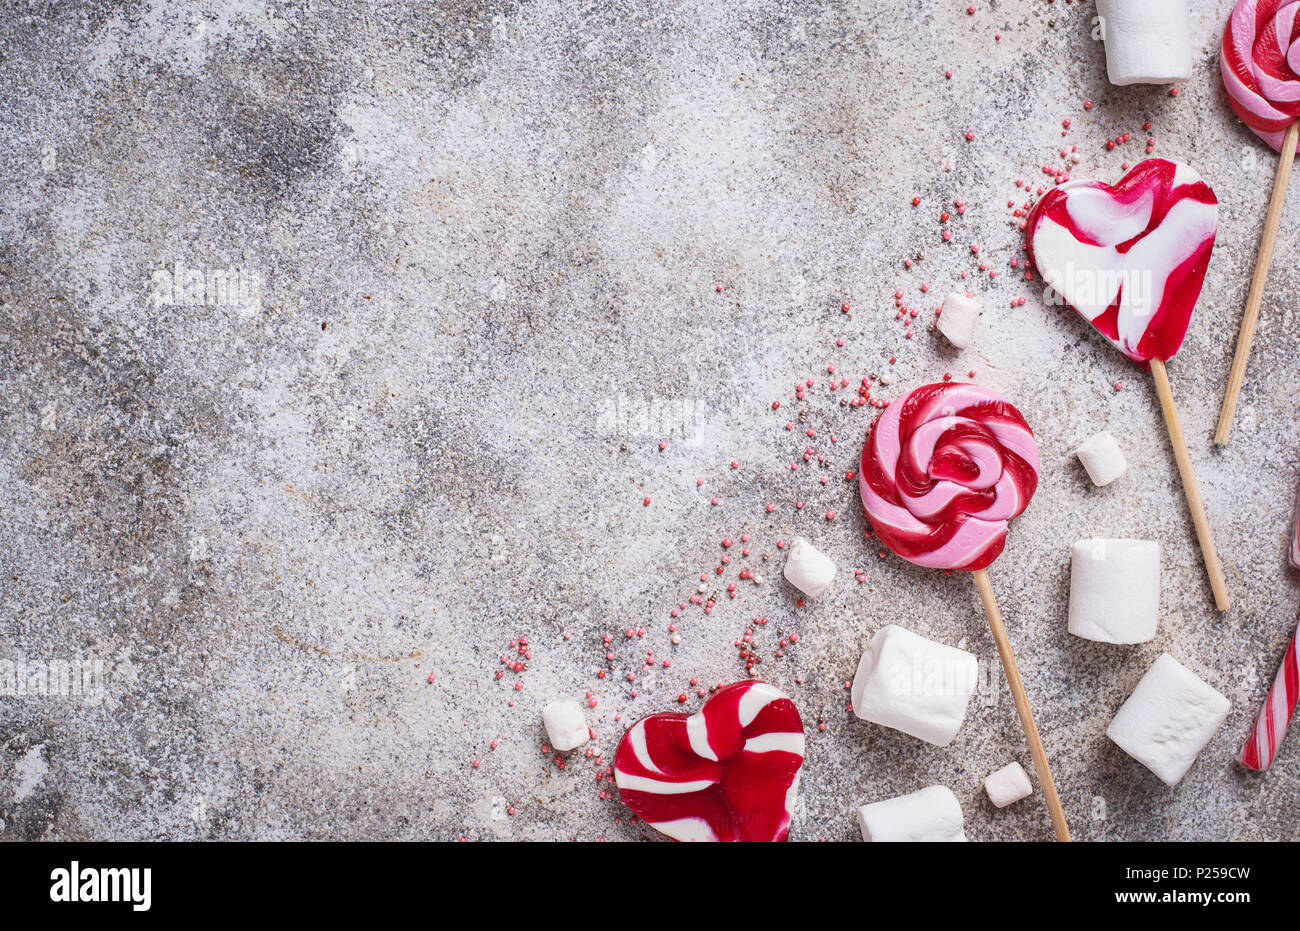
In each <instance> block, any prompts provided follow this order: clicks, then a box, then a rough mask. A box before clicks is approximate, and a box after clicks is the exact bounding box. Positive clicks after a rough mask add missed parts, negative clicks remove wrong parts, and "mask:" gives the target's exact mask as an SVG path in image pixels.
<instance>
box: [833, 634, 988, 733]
mask: <svg viewBox="0 0 1300 931" xmlns="http://www.w3.org/2000/svg"><path fill="white" fill-rule="evenodd" d="M977 676H978V666H977V665H976V662H975V656H974V655H973V654H971V653H967V652H966V651H965V650H958V649H957V648H956V647H950V646H947V645H946V644H942V643H936V642H935V641H933V640H927V639H926V638H924V637H921V636H918V635H917V634H914V633H912V632H911V631H909V630H904V629H903V628H901V627H898V626H897V625H895V624H890V625H888V626H887V627H882V628H881V629H880V630H879V631H877V632H876V635H875V636H874V637H872V638H871V643H870V645H868V647H867V652H866V653H864V654H862V661H861V662H859V663H858V672H857V674H856V675H855V676H854V677H853V690H852V692H851V695H852V699H853V713H854V714H856V715H857V716H858V717H859V718H862V720H864V721H871V722H872V723H874V724H883V725H884V726H885V727H892V728H894V729H896V730H900V731H902V732H903V733H905V734H911V735H912V736H913V737H919V738H921V739H922V740H925V741H928V742H929V743H932V744H937V745H938V746H940V747H942V746H944V745H945V744H947V743H949V742H950V741H951V740H952V739H953V737H955V736H956V734H957V730H958V728H960V727H961V722H962V719H963V718H965V716H966V705H967V703H968V702H969V701H970V697H971V695H972V693H974V691H975V683H976V678H977Z"/></svg>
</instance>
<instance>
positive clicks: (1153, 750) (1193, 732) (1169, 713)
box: [1106, 653, 1232, 786]
mask: <svg viewBox="0 0 1300 931" xmlns="http://www.w3.org/2000/svg"><path fill="white" fill-rule="evenodd" d="M1231 708H1232V704H1231V703H1230V702H1229V701H1228V699H1226V698H1224V697H1223V696H1222V695H1220V694H1219V693H1218V692H1217V691H1215V690H1214V689H1213V688H1211V687H1210V686H1209V685H1207V684H1206V683H1205V682H1204V681H1202V680H1201V678H1200V677H1199V676H1197V675H1196V673H1194V672H1192V671H1191V670H1190V669H1188V668H1187V667H1186V666H1184V665H1183V664H1182V663H1180V662H1178V660H1176V659H1174V658H1173V657H1172V656H1170V655H1169V654H1168V653H1161V654H1160V656H1159V657H1158V658H1157V659H1156V661H1155V663H1154V664H1152V666H1151V668H1150V669H1148V670H1147V672H1146V675H1144V676H1143V677H1142V681H1140V682H1139V683H1138V684H1137V688H1135V689H1134V690H1133V694H1132V695H1130V696H1129V697H1128V701H1126V702H1124V704H1123V705H1122V706H1120V709H1119V711H1118V712H1117V713H1116V714H1115V718H1114V719H1113V720H1112V721H1111V722H1110V727H1108V728H1106V736H1107V737H1109V738H1110V739H1111V740H1113V741H1115V743H1117V744H1119V746H1120V748H1121V749H1123V750H1124V752H1125V753H1127V754H1128V755H1129V756H1131V757H1133V758H1134V759H1135V760H1137V761H1138V762H1139V763H1141V764H1142V765H1143V766H1145V767H1146V768H1147V769H1149V770H1151V772H1153V773H1155V774H1156V775H1157V776H1159V777H1160V778H1161V779H1163V780H1164V782H1165V784H1166V785H1171V786H1174V785H1177V784H1178V781H1179V780H1180V779H1182V778H1183V776H1184V775H1186V774H1187V770H1189V769H1191V766H1192V763H1193V762H1195V760H1196V756H1197V754H1199V753H1200V752H1201V750H1203V749H1204V748H1205V745H1206V744H1207V743H1209V742H1210V738H1211V737H1213V736H1214V732H1215V731H1217V730H1218V729H1219V725H1220V724H1222V723H1223V719H1224V718H1226V717H1227V716H1228V711H1229V710H1230V709H1231Z"/></svg>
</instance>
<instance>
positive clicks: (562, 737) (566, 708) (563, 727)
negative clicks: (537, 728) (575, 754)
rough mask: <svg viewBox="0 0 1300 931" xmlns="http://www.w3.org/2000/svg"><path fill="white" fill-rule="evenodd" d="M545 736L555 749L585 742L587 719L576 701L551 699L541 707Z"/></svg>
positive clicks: (569, 748) (576, 745) (574, 746)
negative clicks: (551, 700)
mask: <svg viewBox="0 0 1300 931" xmlns="http://www.w3.org/2000/svg"><path fill="white" fill-rule="evenodd" d="M542 723H543V724H544V725H546V737H547V739H549V740H550V742H551V746H552V747H554V748H555V749H556V750H560V751H565V750H573V749H575V748H577V747H581V746H582V745H583V744H585V743H586V742H587V737H588V736H589V735H588V733H587V719H586V718H584V717H583V714H582V706H581V705H579V704H578V703H577V702H576V701H553V702H551V703H550V704H549V705H547V706H546V707H545V708H543V709H542Z"/></svg>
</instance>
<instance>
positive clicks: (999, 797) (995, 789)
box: [984, 762, 1034, 808]
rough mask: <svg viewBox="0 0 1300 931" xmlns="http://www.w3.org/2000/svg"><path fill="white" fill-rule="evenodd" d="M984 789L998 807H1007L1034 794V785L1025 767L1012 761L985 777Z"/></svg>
mask: <svg viewBox="0 0 1300 931" xmlns="http://www.w3.org/2000/svg"><path fill="white" fill-rule="evenodd" d="M984 791H985V792H987V793H988V794H989V801H990V802H992V803H993V804H994V805H996V806H997V807H998V808H1006V807H1007V806H1008V805H1010V804H1011V803H1012V802H1018V801H1020V800H1021V799H1022V798H1029V796H1031V795H1033V794H1034V786H1033V784H1032V783H1031V782H1030V781H1029V773H1027V772H1025V768H1024V767H1023V766H1021V765H1020V764H1019V763H1016V762H1011V763H1008V764H1007V765H1006V766H1004V767H1002V768H1001V769H999V770H997V771H995V772H992V773H989V774H988V775H987V776H985V777H984Z"/></svg>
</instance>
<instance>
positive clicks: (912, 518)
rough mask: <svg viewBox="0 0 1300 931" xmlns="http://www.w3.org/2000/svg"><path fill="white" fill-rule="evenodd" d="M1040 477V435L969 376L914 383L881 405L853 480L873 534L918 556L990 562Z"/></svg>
mask: <svg viewBox="0 0 1300 931" xmlns="http://www.w3.org/2000/svg"><path fill="white" fill-rule="evenodd" d="M1037 487H1038V445H1037V444H1036V443H1035V442H1034V432H1033V431H1032V430H1031V429H1030V428H1029V424H1027V423H1026V422H1025V418H1024V417H1022V416H1021V415H1020V411H1018V410H1016V408H1015V407H1014V406H1013V405H1012V404H1011V403H1010V402H1009V401H1007V400H1006V399H1005V398H1003V397H1001V396H1000V395H998V394H995V393H994V392H992V391H989V390H988V389H986V388H979V387H976V386H975V385H960V384H952V383H948V384H938V385H926V386H924V387H921V388H917V389H916V390H915V391H913V392H912V393H911V394H909V395H907V396H906V397H905V398H902V399H901V400H898V401H895V402H894V403H893V404H891V405H890V406H889V407H887V408H886V409H885V412H884V413H883V414H881V416H880V419H879V420H877V421H876V424H875V426H873V427H872V428H871V433H870V434H869V435H868V436H867V442H866V445H865V446H864V447H863V449H862V467H861V469H860V470H859V473H858V488H859V490H860V492H861V494H862V505H863V507H864V508H866V512H867V517H868V518H869V519H870V520H871V525H872V527H874V528H875V531H876V534H877V536H879V537H880V539H881V541H882V542H884V544H885V545H886V546H888V547H889V548H890V549H891V550H893V551H894V552H895V553H897V554H898V555H899V556H902V557H903V558H904V559H906V560H908V561H910V562H914V563H916V564H917V565H919V566H927V567H929V568H932V569H963V570H968V571H972V572H973V571H976V570H979V569H985V568H988V566H989V565H990V564H992V562H993V560H995V559H997V557H998V555H999V554H1000V553H1001V552H1002V547H1003V545H1004V544H1005V542H1006V535H1007V523H1008V521H1010V520H1011V519H1012V518H1014V517H1017V516H1019V515H1020V513H1021V512H1022V511H1024V509H1025V508H1026V507H1027V506H1028V505H1029V499H1030V498H1031V497H1033V494H1034V490H1035V489H1036V488H1037Z"/></svg>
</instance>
